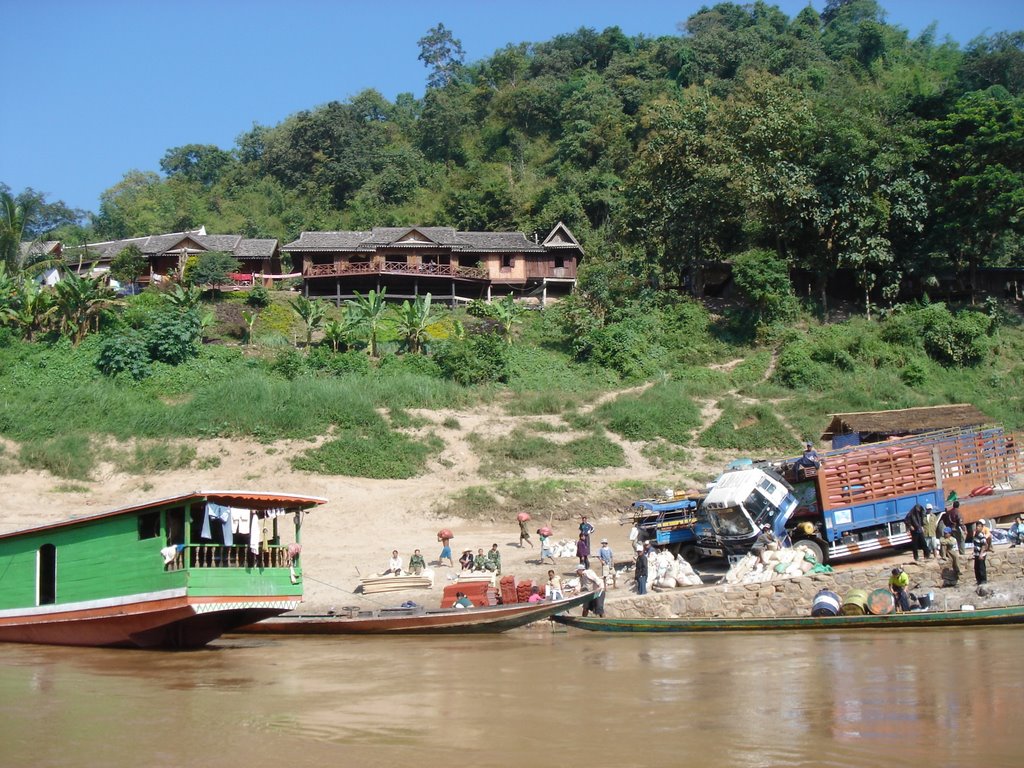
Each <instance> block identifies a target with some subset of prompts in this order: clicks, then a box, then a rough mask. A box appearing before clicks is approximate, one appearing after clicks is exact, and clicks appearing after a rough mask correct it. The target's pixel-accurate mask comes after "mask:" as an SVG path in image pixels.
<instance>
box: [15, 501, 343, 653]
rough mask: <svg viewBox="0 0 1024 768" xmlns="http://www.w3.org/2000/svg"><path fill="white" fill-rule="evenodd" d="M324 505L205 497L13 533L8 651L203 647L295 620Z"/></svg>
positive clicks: (138, 506)
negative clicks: (309, 523)
mask: <svg viewBox="0 0 1024 768" xmlns="http://www.w3.org/2000/svg"><path fill="white" fill-rule="evenodd" d="M324 502H325V499H320V498H316V497H312V496H296V495H293V494H282V493H265V492H250V491H193V492H190V493H184V494H181V495H179V496H174V497H171V498H166V499H159V500H156V501H150V502H146V503H142V504H134V505H131V506H127V507H122V508H120V509H115V510H111V511H109V512H103V513H100V514H96V515H89V516H85V517H79V518H74V519H71V520H66V521H63V522H59V523H54V524H51V525H42V526H38V527H35V528H30V529H26V530H22V531H15V532H13V533H6V534H2V535H0V641H4V642H20V643H43V644H49V645H77V646H109V647H138V648H150V647H171V648H195V647H199V646H202V645H205V644H206V643H208V642H210V641H211V640H214V639H215V638H217V637H219V636H220V635H221V634H223V633H224V632H227V631H230V630H232V629H235V628H237V627H240V626H244V625H246V624H251V623H253V622H254V621H259V620H261V619H264V618H268V617H271V616H277V615H279V614H281V613H284V612H285V611H290V610H293V609H294V608H296V607H297V606H298V604H299V602H300V600H301V598H302V569H301V565H300V552H301V545H300V543H299V535H300V531H301V526H302V520H303V518H304V516H305V511H306V510H308V509H310V508H311V507H314V506H316V505H318V504H323V503H324ZM293 524H294V525H293ZM285 533H287V534H291V535H290V536H288V539H290V540H287V539H286V538H284V537H283V534H285Z"/></svg>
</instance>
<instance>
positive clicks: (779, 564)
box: [725, 547, 817, 584]
mask: <svg viewBox="0 0 1024 768" xmlns="http://www.w3.org/2000/svg"><path fill="white" fill-rule="evenodd" d="M816 564H817V561H816V560H815V559H814V555H812V554H810V553H809V552H807V550H805V549H801V548H800V547H795V548H790V549H766V550H764V551H763V552H761V554H759V555H755V554H754V553H750V554H748V555H746V556H744V558H743V559H742V560H740V561H739V562H738V563H736V565H734V566H733V567H732V568H730V569H729V572H728V573H727V574H725V583H726V584H759V583H762V582H765V581H771V580H772V579H791V578H793V577H795V576H802V575H803V574H805V573H808V572H809V571H811V570H812V569H813V568H814V566H815V565H816Z"/></svg>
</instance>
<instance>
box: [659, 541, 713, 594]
mask: <svg viewBox="0 0 1024 768" xmlns="http://www.w3.org/2000/svg"><path fill="white" fill-rule="evenodd" d="M703 583H704V582H702V581H701V578H700V576H698V575H697V574H696V573H694V571H693V566H691V565H690V564H689V563H688V562H686V560H684V559H683V558H682V556H677V557H673V556H672V553H671V552H668V551H667V550H664V549H662V550H659V552H658V553H657V554H656V555H654V556H653V557H652V558H650V560H649V561H648V567H647V586H648V588H649V589H675V588H677V587H695V586H698V585H700V584H703Z"/></svg>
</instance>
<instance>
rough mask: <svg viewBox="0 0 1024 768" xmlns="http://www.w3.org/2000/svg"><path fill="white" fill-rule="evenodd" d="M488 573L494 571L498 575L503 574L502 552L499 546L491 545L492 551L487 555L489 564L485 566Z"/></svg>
mask: <svg viewBox="0 0 1024 768" xmlns="http://www.w3.org/2000/svg"><path fill="white" fill-rule="evenodd" d="M485 567H486V568H487V570H488V571H494V572H495V573H497V574H499V575H500V574H501V552H499V551H498V545H497V544H491V549H490V551H489V552H488V553H487V563H486V565H485Z"/></svg>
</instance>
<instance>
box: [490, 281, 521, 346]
mask: <svg viewBox="0 0 1024 768" xmlns="http://www.w3.org/2000/svg"><path fill="white" fill-rule="evenodd" d="M525 314H526V307H524V306H523V305H522V304H519V303H518V302H517V301H516V300H515V299H514V298H513V297H512V294H511V293H510V294H509V295H508V296H505V297H503V298H501V299H499V300H498V301H496V302H494V303H493V304H491V311H490V315H491V317H493V318H494V319H495V320H497V321H498V324H499V325H500V326H501V332H502V335H503V336H504V337H505V341H507V342H508V343H509V344H511V343H512V326H513V325H514V324H516V323H521V322H523V315H525Z"/></svg>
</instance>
